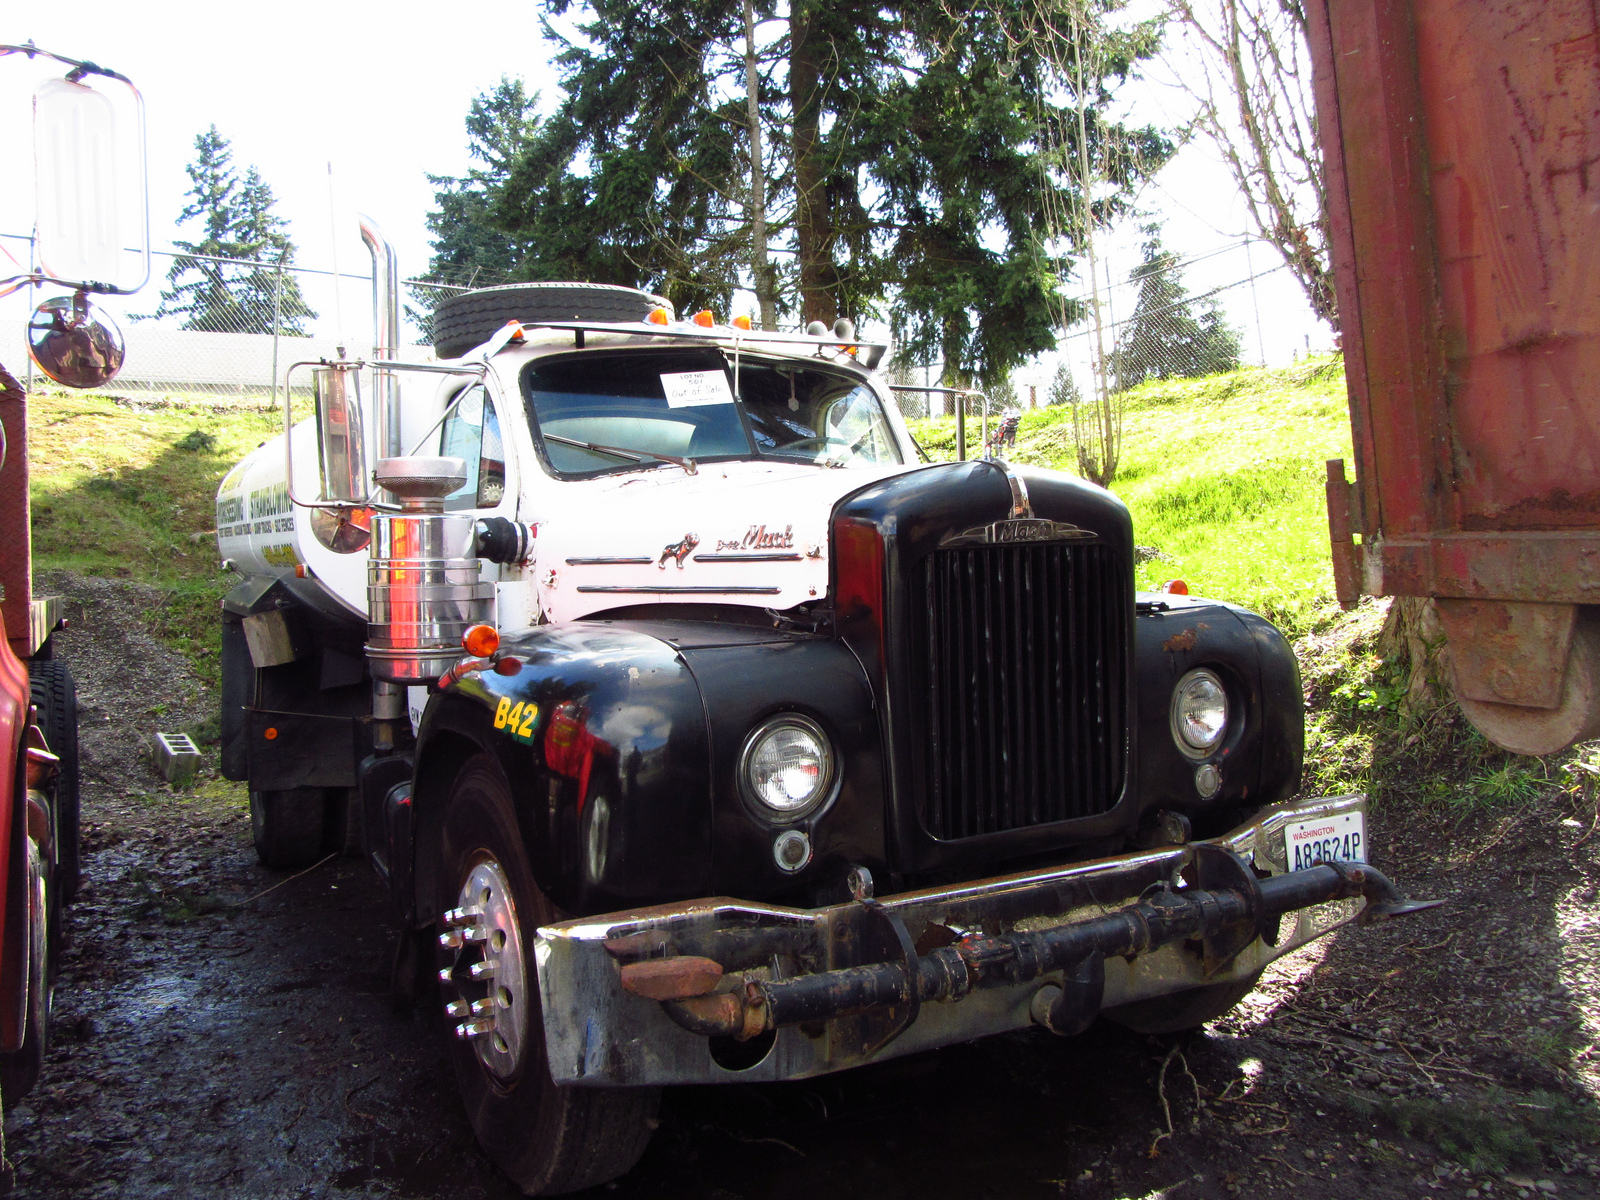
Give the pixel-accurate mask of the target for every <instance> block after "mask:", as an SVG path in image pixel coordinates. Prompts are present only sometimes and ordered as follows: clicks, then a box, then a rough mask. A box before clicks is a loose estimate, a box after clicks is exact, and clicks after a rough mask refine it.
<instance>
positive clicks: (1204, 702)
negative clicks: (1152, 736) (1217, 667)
mask: <svg viewBox="0 0 1600 1200" xmlns="http://www.w3.org/2000/svg"><path fill="white" fill-rule="evenodd" d="M1227 730H1228V693H1227V691H1226V690H1224V688H1223V686H1222V680H1220V679H1218V678H1217V677H1216V675H1214V674H1212V673H1211V672H1210V671H1203V670H1202V671H1190V672H1189V673H1188V674H1187V675H1185V676H1184V677H1183V678H1182V679H1180V680H1178V686H1177V687H1176V688H1175V689H1174V690H1173V693H1172V740H1173V741H1175V742H1176V743H1178V749H1179V750H1182V751H1183V752H1184V753H1185V754H1187V755H1188V756H1189V757H1190V758H1204V757H1205V756H1206V755H1208V754H1210V753H1211V752H1212V751H1213V750H1215V749H1216V748H1217V747H1218V746H1219V745H1221V743H1222V736H1223V734H1225V733H1226V732H1227Z"/></svg>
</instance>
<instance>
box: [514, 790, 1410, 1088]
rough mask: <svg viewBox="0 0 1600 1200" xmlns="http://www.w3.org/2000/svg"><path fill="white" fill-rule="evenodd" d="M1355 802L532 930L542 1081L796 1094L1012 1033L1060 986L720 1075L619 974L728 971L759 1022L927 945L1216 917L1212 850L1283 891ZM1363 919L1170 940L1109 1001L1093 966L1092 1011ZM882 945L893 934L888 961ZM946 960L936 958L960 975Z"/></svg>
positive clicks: (803, 1038) (894, 1025) (917, 1008)
mask: <svg viewBox="0 0 1600 1200" xmlns="http://www.w3.org/2000/svg"><path fill="white" fill-rule="evenodd" d="M1366 803H1367V799H1366V796H1365V795H1361V794H1357V795H1348V796H1332V797H1325V798H1322V799H1316V800H1308V801H1303V802H1301V803H1297V804H1289V805H1281V806H1278V807H1275V808H1272V809H1269V810H1267V811H1265V812H1263V813H1261V814H1260V815H1258V816H1257V817H1256V818H1255V819H1254V820H1252V821H1250V822H1249V823H1248V824H1246V825H1242V826H1240V827H1239V828H1238V829H1235V830H1234V831H1233V832H1231V833H1229V834H1227V835H1225V836H1223V837H1219V838H1213V839H1209V840H1207V841H1205V842H1199V843H1193V844H1191V845H1187V846H1168V847H1162V848H1160V849H1156V850H1149V851H1141V852H1137V853H1132V854H1123V855H1119V856H1117V857H1115V858H1106V859H1098V860H1095V861H1092V862H1084V863H1074V864H1072V865H1070V866H1066V867H1061V868H1057V869H1054V870H1046V871H1028V872H1024V873H1021V874H1017V875H1008V876H1003V877H1000V878H995V879H986V880H982V881H980V882H975V883H968V884H962V885H959V886H955V887H944V888H933V889H928V890H925V891H918V892H907V893H904V894H902V895H898V896H886V897H882V898H881V899H879V900H877V901H873V902H871V903H869V904H862V903H859V902H858V903H850V904H841V905H835V906H832V907H829V908H822V909H812V910H802V909H793V908H780V907H776V906H772V905H764V904H757V903H749V902H745V901H739V900H733V899H727V898H723V897H715V898H709V899H704V900H694V901H686V902H683V903H680V904H671V905H663V906H660V907H657V908H651V909H642V910H639V911H635V912H623V913H610V914H606V915H604V916H597V917H588V918H584V919H581V920H574V921H566V922H563V923H561V924H558V925H551V926H547V927H545V928H543V929H540V930H539V931H538V936H537V939H536V944H535V956H536V961H537V964H538V975H539V990H540V996H541V1000H542V1003H543V1009H544V1024H545V1040H546V1045H547V1047H548V1051H549V1061H550V1071H551V1075H552V1076H553V1077H554V1079H555V1081H556V1082H557V1083H558V1084H563V1085H588V1086H608V1087H617V1086H630V1085H646V1084H678V1083H720V1082H734V1081H743V1082H752V1081H763V1080H780V1079H803V1078H807V1077H809V1076H815V1075H822V1074H826V1073H828V1072H830V1071H837V1070H842V1069H844V1068H847V1067H855V1066H860V1065H862V1064H864V1063H868V1062H877V1061H882V1060H885V1059H889V1058H895V1057H898V1056H901V1055H906V1054H914V1053H916V1052H918V1051H921V1050H927V1049H931V1048H933V1047H937V1046H946V1045H950V1044H952V1043H956V1042H963V1041H969V1040H971V1039H973V1038H977V1037H982V1036H985V1035H987V1034H992V1033H1002V1032H1004V1031H1006V1030H1011V1029H1020V1028H1023V1027H1025V1026H1027V1025H1029V1024H1032V1023H1033V1022H1034V1020H1035V1016H1034V1015H1033V1010H1035V1009H1037V1008H1038V1007H1039V1006H1038V1005H1036V1004H1035V994H1036V993H1038V992H1040V990H1041V989H1042V988H1049V987H1052V986H1054V987H1062V986H1063V984H1064V982H1065V986H1066V987H1067V989H1069V990H1070V989H1071V988H1072V987H1073V986H1074V984H1073V982H1072V981H1071V980H1066V981H1064V979H1063V976H1064V974H1066V972H1064V971H1062V970H1059V969H1058V970H1053V971H1045V972H1044V973H1040V974H1036V975H1033V976H1032V977H1030V978H1026V979H1025V980H1024V981H1022V982H1017V983H1007V982H1006V981H1005V980H1004V979H1001V980H999V981H996V980H995V979H993V978H990V979H988V980H986V981H985V982H983V983H981V984H980V985H978V986H974V987H971V988H970V990H967V989H966V985H965V984H963V986H962V989H961V990H960V991H959V994H958V996H957V997H955V998H953V999H950V1000H946V1001H945V1002H926V1003H921V1004H920V1005H919V1004H917V1003H916V1002H915V1001H912V1002H911V1003H910V1006H909V1007H910V1011H909V1015H908V1013H907V1011H906V1006H905V1005H900V1006H899V1007H898V1009H897V1008H896V1006H895V1005H892V1004H887V1005H886V1004H884V1003H883V1002H881V1001H875V1002H874V1005H873V1006H871V1007H860V1006H858V1007H857V1008H856V1009H855V1010H854V1011H849V1012H839V1011H837V1010H838V1008H839V1005H837V1004H836V1005H835V1007H834V1009H831V1010H830V1014H831V1015H829V1016H828V1017H827V1018H826V1019H816V1020H808V1021H805V1022H804V1023H801V1024H798V1025H787V1026H786V1027H781V1028H776V1029H773V1030H771V1031H769V1032H765V1033H762V1034H761V1037H760V1039H759V1040H757V1039H752V1040H751V1041H749V1042H746V1043H745V1046H744V1047H743V1049H744V1054H743V1059H744V1060H746V1061H748V1060H750V1059H752V1058H754V1059H758V1061H755V1062H754V1065H749V1066H744V1065H743V1063H742V1062H741V1063H739V1064H738V1065H739V1066H740V1067H741V1069H737V1070H735V1069H729V1067H726V1066H723V1065H721V1063H719V1062H718V1057H721V1058H722V1059H723V1061H724V1062H730V1061H732V1060H730V1059H729V1058H728V1056H727V1054H726V1050H727V1048H728V1044H729V1043H730V1041H731V1039H718V1040H717V1041H718V1042H720V1043H721V1044H717V1042H714V1041H713V1040H712V1039H711V1038H708V1037H707V1036H704V1031H702V1032H691V1031H690V1029H689V1028H685V1027H683V1023H682V1020H681V1017H680V1019H679V1020H674V1019H673V1017H672V1016H670V1015H669V1013H668V1011H667V1007H668V1006H667V1005H663V1004H662V1003H661V1002H659V1001H658V1000H655V999H649V998H646V997H645V996H643V995H638V994H634V993H633V992H630V991H629V990H626V989H625V988H624V986H623V966H624V964H625V963H628V962H640V961H645V960H653V959H660V958H672V957H675V956H684V957H694V958H695V959H696V960H697V961H700V962H705V961H706V960H714V962H715V964H717V965H720V967H721V968H723V969H724V971H725V972H726V975H725V978H724V980H723V982H722V984H721V985H720V986H719V989H718V990H719V991H721V992H724V993H726V992H728V991H730V989H732V988H735V987H737V988H739V989H743V990H742V991H741V992H740V993H739V995H740V996H743V995H745V994H748V995H749V996H750V997H752V1000H753V1002H754V1003H755V1004H757V1005H758V1006H759V1005H760V1004H761V1003H762V1000H761V998H760V997H759V996H758V995H757V993H758V992H759V991H760V990H761V989H762V988H763V987H765V988H767V989H768V990H769V991H770V990H772V989H773V988H774V986H778V985H781V982H782V981H785V980H789V981H793V980H795V979H796V978H797V977H802V976H809V975H813V974H819V973H828V972H832V973H833V974H832V975H830V976H829V978H830V979H840V980H845V981H847V982H848V979H847V976H849V975H850V972H849V969H850V968H856V967H859V966H861V965H863V964H884V963H886V962H891V963H892V962H895V961H899V960H900V956H901V955H902V954H904V955H905V956H906V961H908V962H909V963H910V964H911V965H912V966H913V967H914V966H915V964H916V962H917V961H918V956H919V955H923V956H928V959H929V960H931V956H932V955H934V954H937V953H939V951H938V950H937V949H936V948H937V947H946V946H952V947H956V948H962V947H966V946H977V945H979V943H980V941H983V940H984V939H988V940H987V941H983V944H985V945H993V944H994V939H997V938H998V939H999V940H1000V941H1002V942H1004V941H1006V940H1007V939H1008V938H1009V940H1010V942H1012V943H1019V942H1021V943H1030V944H1031V942H1030V938H1029V936H1028V935H1040V937H1042V938H1049V937H1051V936H1052V935H1054V936H1056V937H1060V936H1061V935H1063V934H1064V933H1066V932H1067V931H1068V930H1069V927H1087V926H1088V924H1089V923H1091V922H1094V920H1095V918H1103V917H1108V916H1112V915H1114V914H1116V915H1122V914H1126V913H1128V912H1129V911H1130V907H1131V906H1134V905H1136V904H1137V903H1138V902H1139V901H1140V898H1141V897H1143V896H1147V895H1150V894H1153V893H1162V892H1163V889H1164V888H1169V889H1172V890H1170V891H1166V892H1165V893H1164V894H1166V895H1169V896H1172V897H1177V898H1180V899H1181V898H1183V897H1185V896H1186V895H1187V896H1189V897H1199V898H1200V899H1201V900H1205V901H1206V903H1207V904H1209V903H1210V901H1209V900H1208V899H1207V898H1206V896H1205V895H1203V894H1202V893H1201V892H1200V891H1199V888H1201V887H1205V888H1212V889H1213V890H1214V894H1217V895H1222V893H1221V892H1220V891H1217V890H1216V888H1217V885H1216V884H1215V883H1211V882H1207V881H1206V880H1205V879H1204V878H1197V876H1196V871H1197V869H1198V868H1199V867H1200V865H1201V864H1200V862H1199V860H1200V859H1201V858H1205V859H1207V861H1211V862H1216V861H1223V862H1224V863H1226V862H1231V861H1234V860H1232V858H1231V856H1229V855H1225V854H1217V853H1215V852H1214V851H1217V850H1220V851H1231V852H1232V855H1237V856H1238V860H1239V869H1240V871H1241V872H1243V869H1244V866H1245V865H1248V866H1249V867H1252V868H1254V872H1253V873H1254V874H1256V875H1261V874H1262V873H1265V876H1266V877H1276V876H1282V875H1284V874H1285V873H1286V871H1287V860H1286V853H1285V846H1284V841H1285V838H1284V830H1285V827H1286V826H1287V825H1289V824H1291V823H1293V822H1296V821H1304V820H1308V819H1315V818H1325V817H1333V816H1338V815H1341V814H1345V813H1351V812H1361V813H1365V811H1366ZM1317 869H1318V870H1322V871H1327V868H1317ZM1244 874H1245V875H1246V876H1247V875H1248V874H1250V872H1244ZM1302 874H1306V873H1302ZM1297 878H1299V877H1298V876H1297ZM1378 878H1380V879H1381V876H1379V877H1378ZM1285 882H1287V881H1285ZM1251 886H1252V885H1251V884H1250V883H1249V881H1248V879H1245V881H1244V882H1243V883H1242V884H1241V887H1242V890H1244V891H1246V892H1248V891H1249V890H1250V889H1251ZM1369 894H1370V893H1369ZM1224 898H1225V899H1229V898H1231V897H1228V896H1225V897H1224ZM1367 903H1369V901H1367V900H1364V899H1363V898H1362V897H1361V896H1355V897H1352V898H1348V899H1337V900H1332V901H1328V902H1323V903H1314V904H1311V905H1310V906H1309V907H1304V908H1298V909H1297V910H1296V911H1288V912H1284V913H1283V914H1282V915H1281V917H1279V918H1277V921H1276V930H1275V932H1276V936H1275V937H1273V936H1272V933H1273V930H1272V928H1271V927H1270V923H1269V925H1268V926H1267V927H1266V928H1267V933H1266V935H1265V936H1255V935H1254V934H1253V933H1247V934H1246V936H1247V937H1248V938H1249V939H1250V940H1248V942H1247V943H1246V944H1244V945H1243V946H1242V948H1240V947H1238V945H1237V942H1235V943H1234V944H1230V945H1228V946H1227V948H1226V953H1225V956H1224V958H1223V959H1222V960H1219V958H1218V956H1217V954H1215V953H1213V950H1214V949H1215V947H1216V946H1217V944H1218V943H1217V941H1216V939H1210V940H1207V941H1206V942H1205V946H1206V950H1205V952H1203V953H1202V952H1201V951H1200V950H1199V949H1198V947H1197V946H1196V945H1195V943H1194V942H1192V941H1177V942H1172V943H1170V944H1166V945H1162V946H1159V947H1158V948H1153V949H1150V950H1148V951H1145V952H1141V953H1135V954H1132V955H1130V956H1128V957H1122V956H1120V952H1119V953H1118V954H1115V955H1112V956H1108V957H1106V958H1105V960H1104V983H1103V990H1101V988H1100V985H1099V983H1098V967H1096V992H1095V995H1096V996H1097V997H1098V1007H1102V1008H1110V1007H1114V1006H1116V1005H1120V1004H1126V1003H1129V1002H1131V1001H1134V1000H1143V999H1148V998H1151V997H1155V996H1161V995H1166V994H1169V993H1172V992H1179V991H1183V990H1185V989H1187V988H1193V987H1198V986H1201V985H1203V984H1210V983H1218V982H1222V981H1225V980H1233V979H1243V978H1248V977H1250V976H1252V975H1254V974H1255V973H1257V972H1258V971H1260V970H1261V969H1262V968H1263V967H1264V966H1266V965H1267V964H1268V963H1270V962H1271V961H1272V960H1274V959H1276V958H1279V957H1281V956H1282V955H1284V954H1287V953H1289V952H1290V951H1291V950H1294V949H1296V948H1298V947H1300V946H1303V945H1305V944H1306V943H1307V942H1309V941H1311V940H1312V939H1314V938H1317V937H1320V936H1322V935H1323V934H1325V933H1327V932H1329V931H1330V930H1332V929H1336V928H1338V927H1339V926H1341V925H1344V924H1347V923H1348V922H1350V921H1351V920H1353V919H1354V918H1355V917H1356V916H1357V915H1358V914H1359V913H1360V912H1361V910H1362V908H1363V907H1364V906H1365V905H1366V904H1367ZM1197 907H1198V905H1197ZM868 909H871V910H874V911H872V912H867V911H866V910H868ZM886 917H887V918H892V919H889V920H886V919H885V918H886ZM868 918H870V919H868ZM1105 924H1106V923H1105V922H1100V925H1101V926H1104V925H1105ZM885 930H898V931H899V932H900V944H899V945H898V946H897V945H896V944H895V938H894V934H893V933H892V932H890V933H886V932H885ZM908 939H909V940H908ZM1269 939H1270V940H1271V944H1269ZM1038 940H1039V939H1037V938H1035V939H1032V941H1038ZM913 946H914V949H913ZM1021 949H1022V950H1023V952H1024V957H1026V954H1027V953H1029V952H1030V951H1029V947H1028V945H1022V947H1021ZM953 954H954V951H950V952H946V953H945V954H944V958H945V959H946V960H948V961H954V958H953ZM1208 955H1209V956H1210V961H1207V958H1208ZM925 961H927V960H925ZM1096 962H1098V956H1096ZM857 974H859V972H857ZM1013 974H1016V972H1013ZM1023 974H1026V973H1025V972H1024V973H1023ZM818 990H819V989H816V988H813V989H812V991H813V992H815V991H818ZM1049 994H1051V995H1054V994H1056V993H1053V992H1052V993H1049ZM752 1028H753V1027H752ZM763 1046H765V1047H766V1049H765V1053H764V1054H763V1053H762V1052H761V1050H762V1047H763Z"/></svg>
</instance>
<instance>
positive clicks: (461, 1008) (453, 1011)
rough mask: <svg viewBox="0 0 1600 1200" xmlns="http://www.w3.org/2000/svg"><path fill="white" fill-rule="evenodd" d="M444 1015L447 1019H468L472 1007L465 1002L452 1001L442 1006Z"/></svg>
mask: <svg viewBox="0 0 1600 1200" xmlns="http://www.w3.org/2000/svg"><path fill="white" fill-rule="evenodd" d="M444 1014H445V1016H447V1017H457V1018H460V1017H469V1016H471V1015H472V1005H470V1004H468V1003H467V1002H466V1001H465V1000H452V1001H450V1003H449V1004H446V1005H445V1006H444Z"/></svg>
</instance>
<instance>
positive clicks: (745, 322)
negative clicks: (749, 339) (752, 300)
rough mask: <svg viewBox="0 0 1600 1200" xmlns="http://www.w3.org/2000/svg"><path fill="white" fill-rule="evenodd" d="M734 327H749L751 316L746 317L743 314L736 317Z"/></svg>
mask: <svg viewBox="0 0 1600 1200" xmlns="http://www.w3.org/2000/svg"><path fill="white" fill-rule="evenodd" d="M733 327H734V328H735V329H749V328H750V318H749V317H746V316H743V315H740V316H737V317H735V318H734V319H733Z"/></svg>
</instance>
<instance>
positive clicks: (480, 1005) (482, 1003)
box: [472, 1000, 494, 1017]
mask: <svg viewBox="0 0 1600 1200" xmlns="http://www.w3.org/2000/svg"><path fill="white" fill-rule="evenodd" d="M472 1015H473V1016H475V1017H492V1016H494V1001H493V1000H474V1001H473V1002H472Z"/></svg>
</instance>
